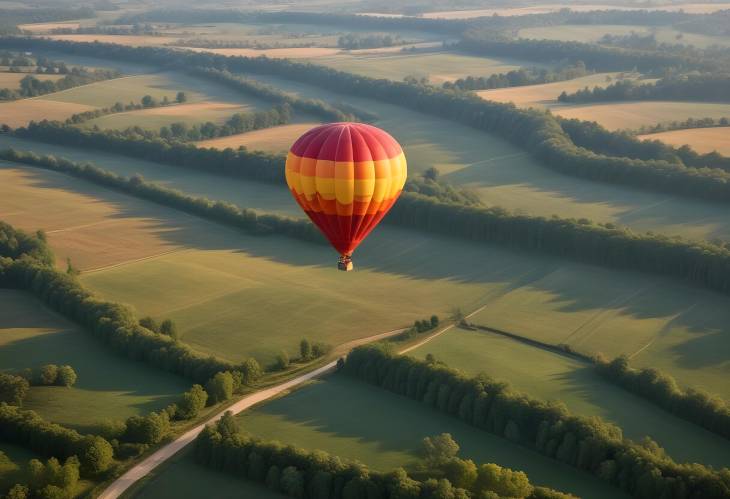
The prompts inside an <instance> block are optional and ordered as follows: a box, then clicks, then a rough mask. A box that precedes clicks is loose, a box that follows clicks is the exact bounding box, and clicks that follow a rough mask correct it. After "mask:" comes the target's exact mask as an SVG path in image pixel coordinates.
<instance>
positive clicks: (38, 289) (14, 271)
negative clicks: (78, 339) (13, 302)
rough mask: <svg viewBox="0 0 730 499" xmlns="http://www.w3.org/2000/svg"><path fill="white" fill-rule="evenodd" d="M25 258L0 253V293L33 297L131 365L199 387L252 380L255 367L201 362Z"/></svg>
mask: <svg viewBox="0 0 730 499" xmlns="http://www.w3.org/2000/svg"><path fill="white" fill-rule="evenodd" d="M16 232H18V233H21V232H22V231H16ZM39 241H41V240H40V238H39ZM41 242H42V241H41ZM39 244H40V243H39ZM43 244H45V243H44V242H43ZM0 249H2V248H1V247H0ZM47 251H48V252H49V253H50V250H47ZM29 255H30V254H24V255H21V256H20V258H17V259H13V258H9V255H7V254H3V253H0V287H7V288H16V289H23V290H26V291H29V292H31V293H32V294H33V295H34V296H36V297H37V298H38V299H40V300H41V301H42V302H43V303H45V304H46V305H47V306H48V307H49V308H51V309H52V310H55V311H56V312H58V313H59V314H61V315H63V316H64V317H66V318H68V319H69V320H71V321H73V322H76V323H78V324H80V325H82V326H84V328H85V329H86V330H88V331H90V332H91V333H92V334H93V335H94V336H96V337H97V338H98V339H100V340H101V341H103V342H104V343H105V344H106V345H107V346H108V347H109V348H111V349H112V350H114V351H116V352H118V353H120V354H122V355H126V356H127V357H128V358H130V359H132V360H136V361H143V362H147V363H149V364H151V365H153V366H155V367H158V368H161V369H164V370H166V371H170V372H173V373H176V374H179V375H181V376H183V377H186V378H189V379H191V380H192V381H195V382H198V383H205V382H207V381H208V380H209V379H210V378H212V377H213V376H215V374H216V373H218V372H223V371H231V372H233V371H239V372H241V375H242V376H243V378H244V379H249V380H252V379H253V372H252V371H254V367H255V366H256V365H257V364H254V363H252V362H249V361H245V362H243V363H241V364H233V363H230V362H227V361H223V360H220V359H216V358H214V357H210V356H205V355H202V354H200V353H198V352H195V351H194V350H192V349H191V348H190V347H188V346H187V345H184V344H182V343H180V342H176V341H175V340H174V339H172V338H170V337H169V336H165V335H161V334H157V333H154V332H152V331H150V330H148V329H146V328H144V327H142V326H140V325H139V321H138V320H137V318H136V317H135V316H134V313H133V312H132V310H131V309H130V308H129V307H128V306H126V305H122V304H119V303H114V302H110V301H106V300H103V299H100V298H98V297H97V296H95V295H93V294H92V293H91V292H89V291H87V290H86V289H84V288H83V287H82V286H81V284H80V283H79V281H78V280H77V279H76V278H75V277H74V276H73V275H70V274H67V273H64V272H60V271H58V270H56V269H54V268H53V265H52V263H49V262H47V261H40V260H36V259H34V258H32V257H30V256H29ZM52 261H53V260H51V262H52Z"/></svg>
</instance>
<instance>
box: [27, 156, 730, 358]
mask: <svg viewBox="0 0 730 499" xmlns="http://www.w3.org/2000/svg"><path fill="white" fill-rule="evenodd" d="M23 171H24V172H25V171H27V172H28V173H29V175H32V182H33V185H34V186H35V187H38V188H47V189H62V190H66V191H70V192H74V193H77V194H82V195H84V196H88V197H89V202H90V203H93V202H103V203H106V204H109V205H111V206H112V207H113V209H114V210H115V213H114V214H113V215H111V216H110V218H114V219H130V218H143V219H145V221H146V222H148V223H147V225H146V227H145V232H147V233H149V234H151V235H152V236H153V237H154V238H157V239H159V240H162V241H164V242H165V243H167V244H168V245H171V246H175V247H179V248H184V249H197V250H228V251H235V252H240V253H245V254H247V255H250V256H254V257H259V258H265V259H268V260H270V261H272V262H276V263H281V264H286V265H296V266H298V267H313V268H317V269H320V270H321V269H332V271H333V272H334V266H335V263H336V258H337V257H336V254H335V252H334V251H333V250H332V249H331V248H329V247H328V246H324V245H317V244H312V243H306V242H301V241H297V240H295V239H291V238H285V237H282V236H266V237H261V236H250V235H246V234H242V233H240V232H238V231H236V230H234V229H231V228H228V227H224V226H221V225H218V224H215V223H211V222H207V221H205V220H202V219H198V218H196V217H193V216H189V215H185V214H182V213H181V212H179V211H176V210H173V209H170V208H166V207H162V206H159V205H155V204H153V203H150V202H144V201H140V200H138V199H135V198H132V197H129V196H127V195H124V194H121V193H116V192H113V191H109V190H107V189H104V188H100V187H98V186H96V185H93V184H90V183H87V182H85V181H81V180H78V179H75V178H72V177H68V176H65V175H61V174H56V173H53V172H48V171H46V170H41V169H34V168H23ZM262 188H263V187H262ZM70 225H73V224H70ZM354 260H355V265H356V268H357V269H358V270H359V272H371V273H385V274H389V275H391V276H396V277H397V278H399V279H406V280H409V281H412V284H413V285H414V286H418V285H419V282H422V281H424V280H428V281H438V280H445V281H452V282H458V283H469V284H476V285H480V286H481V285H484V298H483V299H482V300H480V301H481V302H482V303H484V302H487V303H489V302H491V301H493V300H495V299H499V298H501V297H503V296H505V295H508V294H510V293H511V292H513V291H516V290H527V291H530V292H538V293H543V294H547V295H548V298H547V303H548V304H549V305H550V307H552V308H553V309H555V310H557V311H560V312H576V311H595V313H596V319H595V320H597V321H599V320H601V319H602V317H601V314H605V313H606V311H610V312H612V313H614V314H617V315H618V316H627V317H631V318H635V319H666V320H667V321H669V320H672V321H673V323H674V325H675V327H677V328H683V329H685V330H687V331H688V332H691V333H696V335H697V336H696V337H695V338H693V340H692V341H690V342H689V344H688V345H686V346H687V347H688V348H685V345H684V344H679V345H678V346H677V349H676V355H677V357H678V362H679V364H680V365H682V366H685V367H703V366H708V365H715V364H719V363H722V362H727V359H724V358H723V356H722V354H721V353H720V352H723V351H724V349H723V348H721V346H723V345H725V344H726V339H727V338H726V335H727V334H728V324H730V308H729V307H728V306H727V303H728V298H727V297H725V296H723V295H719V294H716V293H712V292H709V291H706V290H703V289H700V288H697V287H693V286H689V285H682V284H681V283H678V282H677V281H675V280H671V279H665V278H661V277H657V276H654V275H649V274H641V273H636V272H625V271H618V270H610V269H604V268H600V267H594V266H590V265H583V264H578V263H572V262H566V261H564V260H559V259H556V258H551V257H546V256H542V255H537V254H532V253H524V252H520V251H516V250H513V249H508V248H503V247H498V246H494V245H489V244H478V243H472V242H467V241H464V240H460V239H451V238H447V237H438V236H434V235H429V234H424V233H422V232H419V231H415V230H407V229H402V228H394V227H391V226H387V225H383V226H381V227H379V228H378V230H376V231H375V233H373V234H372V235H371V237H369V238H368V239H367V240H366V241H365V242H364V243H363V244H362V246H361V247H360V248H359V249H358V251H357V252H356V253H355V258H354ZM336 277H337V278H338V279H341V280H340V281H337V282H338V283H347V282H348V281H345V279H351V280H350V281H349V282H352V283H358V282H363V281H358V279H359V277H358V274H357V273H356V274H354V275H344V274H343V275H338V276H336ZM334 278H335V277H332V279H334ZM333 282H334V281H333ZM295 285H296V283H295V282H292V286H295ZM404 289H407V288H404ZM400 292H407V291H403V290H401V291H400ZM543 301H545V299H543ZM652 327H653V326H652Z"/></svg>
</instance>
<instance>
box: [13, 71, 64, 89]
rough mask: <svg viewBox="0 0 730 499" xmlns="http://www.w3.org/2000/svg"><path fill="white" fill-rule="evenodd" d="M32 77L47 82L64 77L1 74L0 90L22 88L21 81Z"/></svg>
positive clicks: (34, 74)
mask: <svg viewBox="0 0 730 499" xmlns="http://www.w3.org/2000/svg"><path fill="white" fill-rule="evenodd" d="M29 75H30V76H32V77H33V78H36V79H38V80H41V81H47V80H58V79H59V78H63V75H56V74H53V75H45V74H36V73H8V72H4V71H3V72H0V88H9V89H17V88H20V80H22V79H23V78H25V77H26V76H29Z"/></svg>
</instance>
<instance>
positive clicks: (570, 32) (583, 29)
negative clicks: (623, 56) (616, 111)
mask: <svg viewBox="0 0 730 499" xmlns="http://www.w3.org/2000/svg"><path fill="white" fill-rule="evenodd" d="M631 33H637V34H639V35H644V36H646V35H649V34H651V33H654V36H655V37H656V40H657V42H659V43H668V44H670V45H674V44H677V43H682V44H685V45H694V46H695V47H698V48H706V47H709V46H711V45H721V46H727V45H730V36H709V35H700V34H696V33H685V32H682V31H678V30H676V29H674V28H670V27H666V26H661V27H651V26H627V25H610V24H591V25H570V24H563V25H560V26H541V27H536V28H523V29H521V30H519V36H520V37H521V38H537V39H547V40H563V41H576V42H585V43H591V42H597V41H599V40H600V39H601V38H602V37H603V36H604V35H606V34H610V35H614V36H627V35H630V34H631Z"/></svg>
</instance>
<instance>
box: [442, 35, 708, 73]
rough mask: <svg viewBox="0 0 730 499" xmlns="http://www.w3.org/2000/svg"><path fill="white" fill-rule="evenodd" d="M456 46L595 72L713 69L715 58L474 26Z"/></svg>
mask: <svg viewBox="0 0 730 499" xmlns="http://www.w3.org/2000/svg"><path fill="white" fill-rule="evenodd" d="M454 47H455V48H457V49H459V50H462V51H465V52H469V53H472V54H476V55H482V56H492V57H494V56H499V57H514V58H517V59H523V60H527V61H536V62H546V61H569V62H572V63H576V62H577V61H583V62H584V63H585V66H586V67H587V68H588V69H592V70H595V71H629V70H634V69H635V70H638V71H640V72H642V73H646V74H662V73H663V72H664V71H666V70H668V69H672V70H678V69H679V70H685V71H686V70H708V71H711V70H712V69H713V65H712V63H711V61H706V60H697V59H693V58H689V57H684V56H682V55H675V54H669V53H664V52H658V51H643V50H632V49H620V48H614V47H608V46H602V45H596V44H593V43H584V42H576V41H561V40H533V39H527V38H510V37H507V36H502V35H495V34H494V33H493V32H491V31H485V30H478V29H471V30H468V31H467V32H465V33H464V35H463V37H462V39H461V40H460V41H459V42H457V43H455V44H454Z"/></svg>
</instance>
